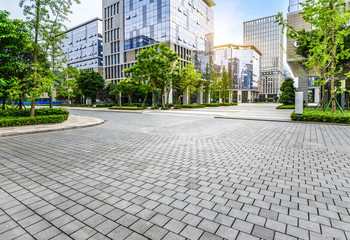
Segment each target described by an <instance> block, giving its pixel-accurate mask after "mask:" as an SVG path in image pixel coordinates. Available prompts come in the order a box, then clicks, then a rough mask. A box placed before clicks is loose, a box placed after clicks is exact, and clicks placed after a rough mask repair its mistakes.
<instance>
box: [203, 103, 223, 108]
mask: <svg viewBox="0 0 350 240" xmlns="http://www.w3.org/2000/svg"><path fill="white" fill-rule="evenodd" d="M204 106H206V107H221V105H220V103H205V104H204Z"/></svg>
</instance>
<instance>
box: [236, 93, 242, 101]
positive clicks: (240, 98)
mask: <svg viewBox="0 0 350 240" xmlns="http://www.w3.org/2000/svg"><path fill="white" fill-rule="evenodd" d="M237 102H238V103H242V91H241V90H239V91H237Z"/></svg>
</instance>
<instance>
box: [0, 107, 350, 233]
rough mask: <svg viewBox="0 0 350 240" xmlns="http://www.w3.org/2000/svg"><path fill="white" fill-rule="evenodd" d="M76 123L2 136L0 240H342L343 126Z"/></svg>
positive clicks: (170, 119)
mask: <svg viewBox="0 0 350 240" xmlns="http://www.w3.org/2000/svg"><path fill="white" fill-rule="evenodd" d="M81 114H86V115H89V116H92V117H99V118H103V119H106V120H107V122H106V124H104V125H101V126H99V127H94V128H89V129H81V130H72V131H64V132H56V133H44V134H33V135H26V136H16V137H6V138H1V139H0V183H1V185H0V239H71V238H73V239H143V238H145V239H147V238H148V239H186V238H188V239H223V238H225V239H259V238H261V239H297V238H299V239H333V238H335V239H347V240H349V239H350V183H349V181H350V180H349V179H350V160H349V159H350V150H349V148H350V147H349V143H350V141H349V140H350V127H349V126H336V125H322V124H302V123H274V122H255V121H240V120H223V119H214V118H212V117H203V116H200V117H198V116H196V115H193V116H188V117H186V118H184V117H183V116H182V117H181V116H173V115H172V116H170V115H167V114H164V115H162V114H159V115H158V114H143V115H141V114H140V115H133V114H122V113H107V112H106V113H99V112H87V113H81ZM326 136H327V137H326Z"/></svg>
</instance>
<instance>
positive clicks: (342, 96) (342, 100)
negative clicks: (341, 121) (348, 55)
mask: <svg viewBox="0 0 350 240" xmlns="http://www.w3.org/2000/svg"><path fill="white" fill-rule="evenodd" d="M341 87H342V90H343V91H344V92H343V93H342V94H341V101H340V106H341V108H342V109H343V110H345V105H346V99H345V88H346V80H342V81H341Z"/></svg>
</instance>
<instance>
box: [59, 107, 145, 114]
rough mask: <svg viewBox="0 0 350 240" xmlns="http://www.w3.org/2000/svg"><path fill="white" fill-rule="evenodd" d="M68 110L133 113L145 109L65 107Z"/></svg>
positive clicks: (138, 112)
mask: <svg viewBox="0 0 350 240" xmlns="http://www.w3.org/2000/svg"><path fill="white" fill-rule="evenodd" d="M64 109H66V110H72V111H90V112H94V111H95V112H118V113H133V114H142V113H143V112H144V110H130V111H127V110H118V109H116V110H109V109H103V108H102V109H98V108H93V109H81V108H79V109H74V108H64Z"/></svg>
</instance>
